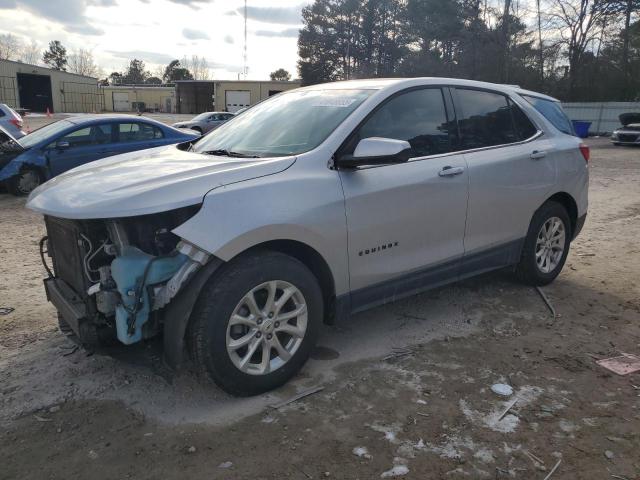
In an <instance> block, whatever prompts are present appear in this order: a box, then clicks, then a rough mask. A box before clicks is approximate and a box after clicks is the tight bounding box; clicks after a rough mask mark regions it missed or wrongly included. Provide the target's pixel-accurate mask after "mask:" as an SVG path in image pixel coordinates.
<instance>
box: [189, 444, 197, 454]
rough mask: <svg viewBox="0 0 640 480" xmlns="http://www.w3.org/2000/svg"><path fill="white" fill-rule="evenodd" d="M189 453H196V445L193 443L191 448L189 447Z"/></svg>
mask: <svg viewBox="0 0 640 480" xmlns="http://www.w3.org/2000/svg"><path fill="white" fill-rule="evenodd" d="M187 453H196V447H194V446H193V445H191V446H190V447H189V448H187Z"/></svg>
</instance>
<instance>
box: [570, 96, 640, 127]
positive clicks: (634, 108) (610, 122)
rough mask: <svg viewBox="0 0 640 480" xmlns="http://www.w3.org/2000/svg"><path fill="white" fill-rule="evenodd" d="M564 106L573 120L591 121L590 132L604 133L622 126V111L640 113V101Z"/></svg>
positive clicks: (585, 103)
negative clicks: (620, 117)
mask: <svg viewBox="0 0 640 480" xmlns="http://www.w3.org/2000/svg"><path fill="white" fill-rule="evenodd" d="M562 108H564V111H565V112H566V113H567V115H568V116H569V118H570V119H571V120H582V121H585V122H591V128H590V129H589V133H590V134H592V135H604V134H607V133H611V132H612V131H614V130H615V129H616V128H617V127H619V126H620V120H619V119H618V116H619V115H620V114H621V113H632V112H633V113H640V102H583V103H563V104H562Z"/></svg>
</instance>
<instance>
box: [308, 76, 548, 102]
mask: <svg viewBox="0 0 640 480" xmlns="http://www.w3.org/2000/svg"><path fill="white" fill-rule="evenodd" d="M443 84H445V85H452V86H460V87H475V88H486V89H490V90H497V91H501V92H504V93H517V94H520V95H532V96H535V97H538V98H543V99H545V100H551V101H558V100H557V99H555V98H553V97H550V96H548V95H545V94H543V93H538V92H533V91H531V90H526V89H523V88H520V87H519V86H518V85H505V84H501V83H489V82H480V81H477V80H466V79H462V78H445V77H418V78H369V79H361V80H344V81H339V82H331V83H321V84H317V85H311V86H308V87H302V90H340V89H349V90H351V89H363V90H383V89H387V88H388V89H393V90H398V89H399V88H402V87H406V88H410V87H415V86H420V85H443Z"/></svg>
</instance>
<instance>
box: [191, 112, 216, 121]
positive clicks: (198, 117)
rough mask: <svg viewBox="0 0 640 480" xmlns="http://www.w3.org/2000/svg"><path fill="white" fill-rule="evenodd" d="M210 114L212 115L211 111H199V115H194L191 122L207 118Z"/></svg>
mask: <svg viewBox="0 0 640 480" xmlns="http://www.w3.org/2000/svg"><path fill="white" fill-rule="evenodd" d="M211 115H213V113H211V112H204V113H201V114H200V115H196V116H195V117H193V118H192V119H191V121H192V122H199V121H200V120H206V119H207V118H209V117H210V116H211Z"/></svg>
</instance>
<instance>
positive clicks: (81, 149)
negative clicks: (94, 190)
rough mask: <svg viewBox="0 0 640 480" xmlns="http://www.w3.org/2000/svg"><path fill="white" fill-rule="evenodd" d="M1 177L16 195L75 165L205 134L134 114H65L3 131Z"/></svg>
mask: <svg viewBox="0 0 640 480" xmlns="http://www.w3.org/2000/svg"><path fill="white" fill-rule="evenodd" d="M0 137H2V138H0V150H1V151H2V152H1V153H0V183H5V184H6V187H7V190H9V192H10V193H13V194H14V195H27V194H29V193H30V192H31V191H32V190H34V189H35V188H36V187H37V186H38V185H40V184H41V183H43V182H45V181H46V180H49V179H50V178H53V177H55V176H56V175H59V174H61V173H63V172H66V171H67V170H71V169H72V168H74V167H77V166H80V165H84V164H85V163H88V162H92V161H94V160H98V159H100V158H104V157H109V156H112V155H118V154H120V153H126V152H133V151H136V150H144V149H147V148H153V147H160V146H163V145H170V144H174V143H182V142H187V141H190V140H194V139H196V138H198V137H199V135H198V134H197V133H196V132H192V131H181V130H177V129H175V128H173V127H170V126H167V125H165V124H163V123H160V122H157V121H155V120H151V119H149V118H141V117H139V116H133V115H86V116H81V117H71V118H68V119H65V120H59V121H57V122H55V123H51V124H49V125H46V126H44V127H42V128H40V129H38V130H36V131H34V132H33V133H30V134H29V135H26V136H25V137H22V138H20V139H18V140H16V139H15V138H13V136H11V135H9V134H8V132H7V131H6V130H3V131H2V132H0Z"/></svg>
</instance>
